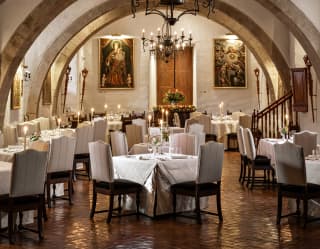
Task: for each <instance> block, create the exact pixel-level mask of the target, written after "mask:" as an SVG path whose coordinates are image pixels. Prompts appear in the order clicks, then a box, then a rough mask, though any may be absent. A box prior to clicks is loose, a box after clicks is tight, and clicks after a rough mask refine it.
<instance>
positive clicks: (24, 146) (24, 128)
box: [23, 126, 28, 150]
mask: <svg viewBox="0 0 320 249" xmlns="http://www.w3.org/2000/svg"><path fill="white" fill-rule="evenodd" d="M27 133H28V126H23V134H24V142H23V149H24V150H25V149H26V147H27Z"/></svg>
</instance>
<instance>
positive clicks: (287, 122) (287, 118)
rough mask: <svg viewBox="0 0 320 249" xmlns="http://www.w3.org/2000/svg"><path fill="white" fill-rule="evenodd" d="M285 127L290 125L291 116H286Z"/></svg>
mask: <svg viewBox="0 0 320 249" xmlns="http://www.w3.org/2000/svg"><path fill="white" fill-rule="evenodd" d="M285 125H286V126H288V125H289V115H288V114H286V115H285Z"/></svg>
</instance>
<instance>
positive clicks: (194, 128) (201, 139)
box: [189, 124, 206, 155]
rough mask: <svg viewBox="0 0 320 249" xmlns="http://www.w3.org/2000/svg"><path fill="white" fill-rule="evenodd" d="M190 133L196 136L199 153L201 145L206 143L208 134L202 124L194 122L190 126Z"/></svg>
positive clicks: (196, 152)
mask: <svg viewBox="0 0 320 249" xmlns="http://www.w3.org/2000/svg"><path fill="white" fill-rule="evenodd" d="M189 134H192V135H195V136H196V151H195V154H196V155H198V151H199V149H200V145H202V144H205V143H206V134H205V133H204V132H203V125H202V124H192V125H190V127H189Z"/></svg>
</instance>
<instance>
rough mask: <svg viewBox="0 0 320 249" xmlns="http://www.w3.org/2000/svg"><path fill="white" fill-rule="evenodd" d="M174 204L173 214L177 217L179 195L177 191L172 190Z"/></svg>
mask: <svg viewBox="0 0 320 249" xmlns="http://www.w3.org/2000/svg"><path fill="white" fill-rule="evenodd" d="M172 206H173V216H174V217H176V206H177V195H176V192H175V191H172Z"/></svg>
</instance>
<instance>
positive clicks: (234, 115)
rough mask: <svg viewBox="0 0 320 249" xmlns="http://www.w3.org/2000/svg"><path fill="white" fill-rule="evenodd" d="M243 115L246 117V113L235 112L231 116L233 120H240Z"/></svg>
mask: <svg viewBox="0 0 320 249" xmlns="http://www.w3.org/2000/svg"><path fill="white" fill-rule="evenodd" d="M243 115H245V113H243V112H233V113H232V114H231V118H232V120H239V118H240V117H241V116H243Z"/></svg>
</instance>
